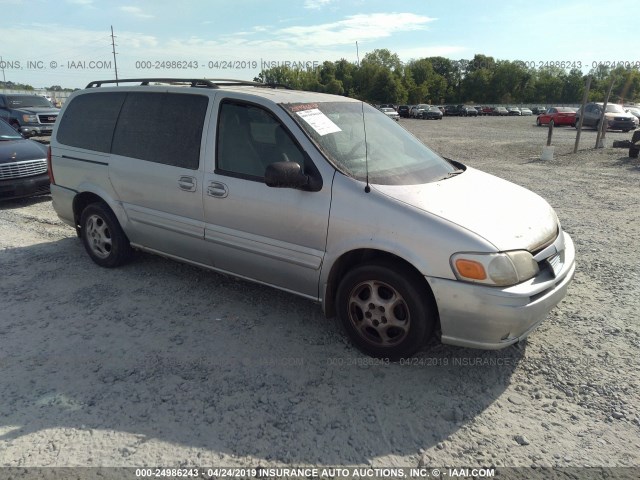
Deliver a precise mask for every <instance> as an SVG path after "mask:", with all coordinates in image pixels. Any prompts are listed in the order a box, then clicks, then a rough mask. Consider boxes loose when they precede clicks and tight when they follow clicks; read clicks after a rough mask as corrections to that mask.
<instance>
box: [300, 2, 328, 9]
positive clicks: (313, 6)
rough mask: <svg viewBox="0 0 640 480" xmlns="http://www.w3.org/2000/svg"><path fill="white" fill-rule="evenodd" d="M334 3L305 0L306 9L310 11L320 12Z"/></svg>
mask: <svg viewBox="0 0 640 480" xmlns="http://www.w3.org/2000/svg"><path fill="white" fill-rule="evenodd" d="M333 1H334V0H305V2H304V8H308V9H310V10H320V9H321V8H323V7H326V6H327V5H329V4H330V3H333Z"/></svg>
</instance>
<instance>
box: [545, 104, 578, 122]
mask: <svg viewBox="0 0 640 480" xmlns="http://www.w3.org/2000/svg"><path fill="white" fill-rule="evenodd" d="M549 123H553V124H554V125H555V126H558V125H572V126H573V125H575V123H576V112H574V111H573V109H572V108H569V107H551V108H550V109H549V110H547V112H546V113H543V114H541V115H538V118H537V119H536V125H538V126H539V127H541V126H542V125H547V124H549Z"/></svg>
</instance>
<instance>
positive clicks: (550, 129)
mask: <svg viewBox="0 0 640 480" xmlns="http://www.w3.org/2000/svg"><path fill="white" fill-rule="evenodd" d="M551 137H553V122H549V133H547V147H549V146H551Z"/></svg>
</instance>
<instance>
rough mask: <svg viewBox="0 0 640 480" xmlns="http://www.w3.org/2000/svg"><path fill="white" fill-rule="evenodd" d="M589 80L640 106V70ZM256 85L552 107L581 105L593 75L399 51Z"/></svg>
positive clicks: (267, 77) (273, 74)
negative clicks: (406, 58)
mask: <svg viewBox="0 0 640 480" xmlns="http://www.w3.org/2000/svg"><path fill="white" fill-rule="evenodd" d="M563 67H564V68H563ZM569 67H573V68H569ZM589 75H591V77H592V80H591V88H590V91H589V101H603V100H604V98H605V96H606V92H607V90H608V88H609V84H610V83H611V81H612V80H613V82H614V83H613V88H612V93H611V97H610V99H609V101H610V102H616V103H622V102H638V101H640V71H639V70H638V68H637V66H633V65H619V66H615V67H614V66H608V65H597V66H596V67H595V68H592V69H591V71H590V72H589ZM254 80H255V81H259V82H264V83H280V84H286V85H289V86H291V87H292V88H295V89H299V90H308V91H313V92H325V93H332V94H336V95H346V96H349V97H354V98H358V99H361V100H364V101H367V102H370V103H394V104H418V103H429V104H449V103H452V104H459V103H471V104H521V103H527V104H537V103H540V104H544V105H548V104H576V103H580V102H581V101H582V97H583V95H584V89H585V83H586V75H585V74H584V73H583V72H582V70H581V69H579V68H576V66H575V63H574V64H571V63H569V62H567V63H566V64H565V63H564V62H558V63H557V64H548V65H542V66H541V67H540V68H538V67H535V66H530V65H528V62H524V61H520V60H514V61H510V60H496V59H494V58H493V57H491V56H486V55H481V54H477V55H475V56H474V57H473V59H472V60H451V59H448V58H444V57H427V58H422V59H419V60H411V61H410V62H408V63H403V62H401V61H400V58H399V57H398V55H397V54H395V53H392V52H390V51H389V50H387V49H378V50H374V51H372V52H370V53H367V54H366V55H365V56H364V58H363V59H362V61H361V62H359V63H354V62H349V61H347V60H345V59H342V60H338V61H335V62H330V61H325V62H323V63H322V65H321V66H320V67H319V68H317V69H304V70H303V69H293V68H290V67H286V66H277V67H273V68H269V69H267V70H264V71H262V72H261V73H260V74H259V75H258V76H257V77H256V78H255V79H254Z"/></svg>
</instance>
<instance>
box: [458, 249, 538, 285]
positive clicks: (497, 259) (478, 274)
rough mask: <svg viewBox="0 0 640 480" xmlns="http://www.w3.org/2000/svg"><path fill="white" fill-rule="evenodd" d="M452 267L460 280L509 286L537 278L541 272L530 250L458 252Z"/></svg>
mask: <svg viewBox="0 0 640 480" xmlns="http://www.w3.org/2000/svg"><path fill="white" fill-rule="evenodd" d="M451 268H452V269H453V273H455V275H456V277H457V278H458V280H463V281H466V282H474V283H482V284H484V285H494V286H500V287H505V286H509V285H515V284H517V283H520V282H524V281H525V280H529V279H530V278H533V277H535V276H536V275H537V274H538V272H539V271H540V269H539V268H538V263H537V262H536V261H535V260H534V259H533V256H532V255H531V254H530V253H529V252H527V251H526V250H518V251H515V252H506V253H456V254H455V255H453V256H452V257H451Z"/></svg>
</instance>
